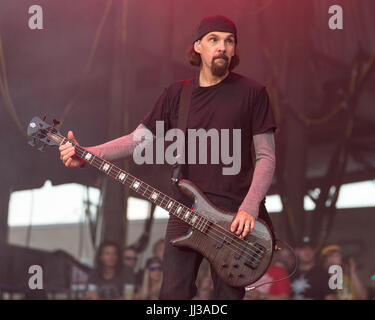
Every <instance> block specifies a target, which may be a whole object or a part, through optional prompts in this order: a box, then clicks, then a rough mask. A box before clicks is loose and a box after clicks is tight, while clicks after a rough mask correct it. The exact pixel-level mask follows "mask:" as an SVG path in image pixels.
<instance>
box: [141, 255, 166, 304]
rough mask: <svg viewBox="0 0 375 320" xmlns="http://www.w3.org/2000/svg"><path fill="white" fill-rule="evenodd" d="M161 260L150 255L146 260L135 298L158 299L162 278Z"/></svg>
mask: <svg viewBox="0 0 375 320" xmlns="http://www.w3.org/2000/svg"><path fill="white" fill-rule="evenodd" d="M161 262H162V261H161V260H160V258H158V257H151V258H149V259H148V260H147V262H146V267H145V270H144V274H143V282H142V286H141V288H140V289H139V291H138V292H137V294H136V296H135V298H136V299H137V300H158V299H159V293H160V288H161V283H162V280H163V270H162V265H161Z"/></svg>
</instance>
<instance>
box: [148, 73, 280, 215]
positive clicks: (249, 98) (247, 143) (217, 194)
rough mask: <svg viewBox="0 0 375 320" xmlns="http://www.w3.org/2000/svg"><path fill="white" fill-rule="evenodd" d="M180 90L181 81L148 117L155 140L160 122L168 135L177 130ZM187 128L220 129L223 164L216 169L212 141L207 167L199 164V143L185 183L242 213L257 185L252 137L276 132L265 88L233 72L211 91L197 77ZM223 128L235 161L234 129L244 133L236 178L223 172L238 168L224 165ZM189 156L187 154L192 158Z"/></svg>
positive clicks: (228, 208) (169, 90)
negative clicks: (241, 206)
mask: <svg viewBox="0 0 375 320" xmlns="http://www.w3.org/2000/svg"><path fill="white" fill-rule="evenodd" d="M181 88H182V81H179V82H176V83H173V84H172V85H170V86H169V87H168V88H166V89H165V90H164V92H163V93H162V95H161V96H160V97H159V99H158V101H157V102H156V104H155V106H154V108H153V109H152V110H151V111H150V112H149V113H148V114H147V115H146V116H145V117H144V119H143V121H142V123H143V124H144V125H145V126H146V127H147V128H148V129H149V130H151V131H152V133H153V134H154V135H156V121H164V131H165V132H167V131H168V130H169V129H172V128H176V127H177V121H178V109H179V100H180V92H181ZM187 128H188V129H196V130H198V129H204V130H206V132H207V131H208V130H210V129H217V130H218V132H219V141H220V143H219V146H220V147H219V163H218V164H211V147H210V145H211V139H207V164H200V163H199V152H198V146H199V141H198V139H197V143H196V145H197V148H196V157H195V159H196V164H190V163H188V164H187V165H186V166H185V171H184V172H185V176H184V178H185V179H189V180H191V181H192V182H194V183H195V184H196V185H197V186H198V187H199V188H200V190H201V191H202V192H203V193H204V194H205V195H206V196H207V197H208V198H209V199H210V200H211V201H212V202H213V203H214V204H216V205H217V206H219V207H220V208H221V209H224V210H229V211H233V212H235V211H237V210H238V207H239V206H240V204H241V202H242V201H243V199H244V197H245V196H246V194H247V192H248V190H249V188H250V184H251V181H252V175H253V171H254V168H253V159H252V148H251V145H252V140H253V138H252V137H253V135H256V134H260V133H265V132H267V131H270V130H273V131H274V130H275V129H276V124H275V120H274V116H273V112H272V108H271V105H270V100H269V97H268V94H267V91H266V88H265V87H264V86H263V85H261V84H259V83H258V82H256V81H254V80H252V79H249V78H246V77H244V76H241V75H239V74H236V73H233V72H231V73H229V75H228V76H227V77H226V78H225V79H224V80H222V81H221V82H219V83H218V84H216V85H213V86H210V87H201V86H199V78H198V76H197V77H195V78H194V79H193V93H192V99H191V106H190V110H189V117H188V123H187ZM222 129H229V155H230V156H235V155H233V129H240V130H241V144H240V147H241V148H240V150H241V155H238V154H237V155H236V156H238V157H239V156H240V170H239V172H238V173H236V174H234V175H233V174H230V175H224V174H223V172H222V169H223V168H225V167H226V168H228V167H231V166H233V163H232V164H229V165H226V164H225V163H224V162H223V161H222V157H221V143H222V141H221V140H222V139H221V134H222V133H224V134H225V131H221V130H222ZM189 143H190V141H189ZM188 151H189V150H188V149H187V152H186V153H187V154H188ZM187 159H188V156H187ZM233 171H235V170H233ZM218 199H224V201H220V200H218Z"/></svg>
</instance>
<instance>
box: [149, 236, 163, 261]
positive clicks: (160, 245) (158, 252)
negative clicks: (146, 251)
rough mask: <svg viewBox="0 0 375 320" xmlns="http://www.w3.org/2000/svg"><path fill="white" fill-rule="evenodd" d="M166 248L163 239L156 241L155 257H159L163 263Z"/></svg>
mask: <svg viewBox="0 0 375 320" xmlns="http://www.w3.org/2000/svg"><path fill="white" fill-rule="evenodd" d="M164 248H165V240H164V239H163V238H160V239H159V240H158V241H156V242H155V243H154V246H153V248H152V252H153V254H154V256H155V257H158V258H159V259H160V260H161V261H163V255H164Z"/></svg>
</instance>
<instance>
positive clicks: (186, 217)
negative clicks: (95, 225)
mask: <svg viewBox="0 0 375 320" xmlns="http://www.w3.org/2000/svg"><path fill="white" fill-rule="evenodd" d="M61 138H62V140H61V141H62V142H61V143H62V144H66V143H70V144H72V145H73V146H74V147H75V151H76V155H77V156H78V157H80V158H82V159H84V160H86V162H88V163H89V164H90V165H91V166H93V167H95V168H97V169H99V170H100V171H102V172H104V173H105V174H107V175H108V176H110V177H111V178H113V179H114V180H116V181H118V182H120V183H122V184H124V185H126V186H128V187H129V188H130V189H132V190H134V191H135V192H136V193H138V194H139V195H141V196H142V197H143V198H145V199H147V200H149V201H151V202H153V203H155V204H156V205H158V206H159V207H161V208H163V209H165V210H166V211H168V212H169V213H170V214H172V215H174V216H176V217H177V218H179V219H181V220H183V221H184V222H186V223H187V224H189V225H190V226H192V227H194V228H196V229H198V230H200V229H201V230H203V229H204V228H205V227H206V225H207V224H208V223H209V221H208V220H207V219H206V218H205V217H203V216H201V215H199V214H198V213H197V212H196V211H193V210H191V209H190V208H188V207H186V206H185V205H183V204H182V203H180V202H178V201H176V200H175V199H173V198H171V197H169V196H167V195H166V194H164V193H162V192H161V191H159V190H157V189H155V188H153V187H151V186H150V185H148V184H147V183H145V182H144V181H142V180H141V179H138V178H136V177H134V176H132V175H131V174H129V173H128V172H126V171H125V170H122V169H121V168H119V167H117V166H115V165H114V164H113V163H111V162H109V161H107V160H104V159H102V158H100V157H98V156H96V155H94V154H93V153H90V152H88V151H87V150H85V149H84V148H82V147H81V146H79V145H77V144H75V143H74V142H72V141H69V140H68V139H66V138H65V137H61Z"/></svg>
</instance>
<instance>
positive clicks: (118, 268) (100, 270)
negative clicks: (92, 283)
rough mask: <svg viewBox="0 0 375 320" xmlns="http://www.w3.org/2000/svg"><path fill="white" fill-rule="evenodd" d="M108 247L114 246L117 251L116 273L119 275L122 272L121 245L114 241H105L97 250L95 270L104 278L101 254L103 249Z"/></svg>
mask: <svg viewBox="0 0 375 320" xmlns="http://www.w3.org/2000/svg"><path fill="white" fill-rule="evenodd" d="M106 247H114V248H116V251H117V263H116V266H115V274H116V275H118V274H119V273H120V272H121V259H120V253H121V251H120V246H119V245H118V244H117V243H116V242H114V241H109V240H107V241H103V242H102V243H101V244H100V246H99V248H98V250H97V251H96V257H95V272H96V273H97V275H98V276H99V277H101V278H103V271H104V265H103V262H102V261H101V260H100V257H101V255H102V254H103V250H104V248H106Z"/></svg>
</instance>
